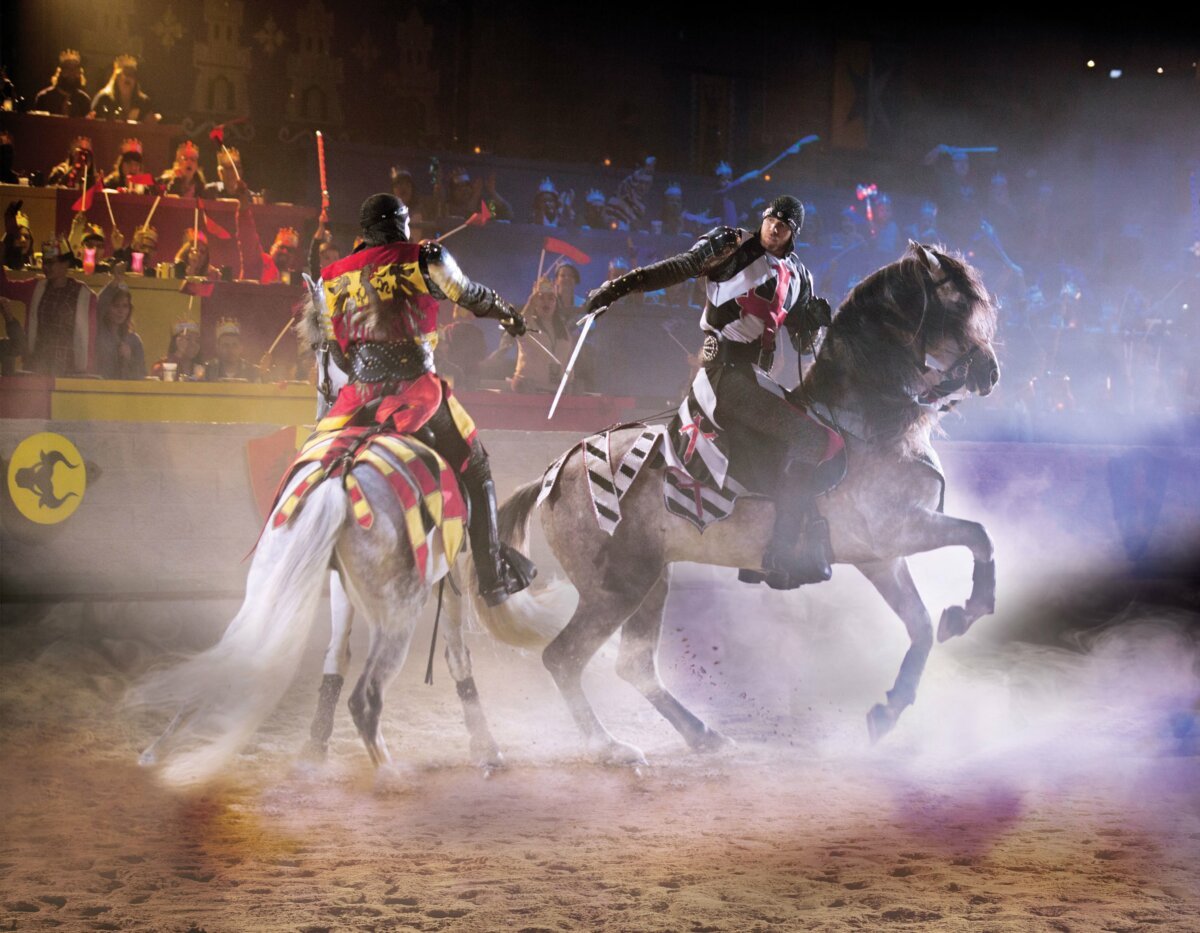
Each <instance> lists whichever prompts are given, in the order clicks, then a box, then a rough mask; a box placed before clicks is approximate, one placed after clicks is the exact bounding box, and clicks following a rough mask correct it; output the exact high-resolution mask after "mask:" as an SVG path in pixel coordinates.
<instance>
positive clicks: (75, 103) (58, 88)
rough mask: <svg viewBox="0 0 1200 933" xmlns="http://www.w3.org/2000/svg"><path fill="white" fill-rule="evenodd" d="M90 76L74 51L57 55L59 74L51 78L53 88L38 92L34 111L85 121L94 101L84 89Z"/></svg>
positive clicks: (67, 50)
mask: <svg viewBox="0 0 1200 933" xmlns="http://www.w3.org/2000/svg"><path fill="white" fill-rule="evenodd" d="M85 87H87V76H86V75H85V74H84V73H83V61H82V59H80V57H79V53H78V52H76V51H75V50H74V49H63V51H61V52H59V53H58V70H56V71H55V72H54V75H53V77H51V78H50V86H49V87H48V88H45V89H43V90H41V91H38V94H37V96H36V97H35V98H34V99H33V109H34V110H37V111H43V112H45V113H53V114H57V115H58V116H60V117H86V116H87V115H88V114H89V113H91V110H92V99H91V98H90V97H89V96H88V94H87V91H85V90H84V88H85Z"/></svg>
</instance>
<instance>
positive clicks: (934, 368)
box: [913, 246, 981, 411]
mask: <svg viewBox="0 0 1200 933" xmlns="http://www.w3.org/2000/svg"><path fill="white" fill-rule="evenodd" d="M921 249H922V250H923V251H924V252H925V253H926V255H927V256H928V257H929V259H930V261H931V262H932V267H931V268H930V269H929V277H930V279H931V281H932V282H933V287H934V291H935V292H936V291H937V290H938V289H939V288H941V287H942V286H943V285H945V284H946V282H947V281H949V279H950V276H949V274H948V273H947V272H946V269H945V268H944V267H943V266H942V264H941V263H940V262H939V261H938V259H937V257H936V256H934V255H933V253H932V252H930V250H928V249H927V248H926V247H924V246H922V247H921ZM939 304H940V303H939ZM941 309H942V317H943V319H944V318H945V315H946V308H945V306H944V305H943V306H941ZM927 339H928V335H927V334H925V333H922V334H921V350H922V355H923V356H924V362H923V363H922V364H921V376H922V378H924V377H926V376H927V375H928V374H929V373H931V372H932V373H937V374H938V375H940V376H941V377H942V378H941V380H940V381H939V382H936V383H934V384H933V385H930V386H927V387H926V389H925V391H924V392H921V393H919V394H915V395H914V396H913V398H914V400H915V401H916V402H917V404H918V405H923V406H925V407H936V408H937V409H938V410H939V411H945V410H946V409H948V408H949V406H950V405H951V404H952V403H953V402H957V401H960V400H961V399H964V398H966V397H967V396H968V395H969V394H970V389H968V388H967V380H968V378H969V377H970V374H971V364H972V363H973V362H974V361H975V357H976V355H977V354H978V353H979V352H980V349H981V348H980V347H978V346H974V347H972V348H971V349H969V350H967V351H966V352H964V353H962V354H961V355H959V357H958V358H957V359H955V361H954V362H953V363H951V364H950V365H949V366H941V365H940V363H939V361H938V359H937V357H935V356H933V355H932V354H931V353H930V352H929V350H928V346H927Z"/></svg>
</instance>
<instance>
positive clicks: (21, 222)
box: [16, 211, 31, 230]
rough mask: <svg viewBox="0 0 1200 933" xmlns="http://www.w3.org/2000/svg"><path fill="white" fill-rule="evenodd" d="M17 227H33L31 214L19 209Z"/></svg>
mask: <svg viewBox="0 0 1200 933" xmlns="http://www.w3.org/2000/svg"><path fill="white" fill-rule="evenodd" d="M16 219H17V228H18V229H20V228H21V227H24V228H25V229H26V230H29V229H31V228H30V226H29V215H27V214H26V213H25V212H24V211H17V218H16Z"/></svg>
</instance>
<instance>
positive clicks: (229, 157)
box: [217, 146, 242, 166]
mask: <svg viewBox="0 0 1200 933" xmlns="http://www.w3.org/2000/svg"><path fill="white" fill-rule="evenodd" d="M234 162H236V163H237V164H238V165H239V166H240V165H241V164H242V154H241V153H240V152H238V149H237V146H222V147H221V148H220V149H218V150H217V165H230V164H232V163H234Z"/></svg>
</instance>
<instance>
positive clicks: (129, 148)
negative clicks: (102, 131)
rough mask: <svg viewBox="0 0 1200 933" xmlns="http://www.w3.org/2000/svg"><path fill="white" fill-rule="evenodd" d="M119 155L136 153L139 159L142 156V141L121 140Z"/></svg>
mask: <svg viewBox="0 0 1200 933" xmlns="http://www.w3.org/2000/svg"><path fill="white" fill-rule="evenodd" d="M121 155H123V156H127V155H136V156H137V157H138V158H139V159H140V158H141V157H142V141H141V140H140V139H126V140H122V141H121Z"/></svg>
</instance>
